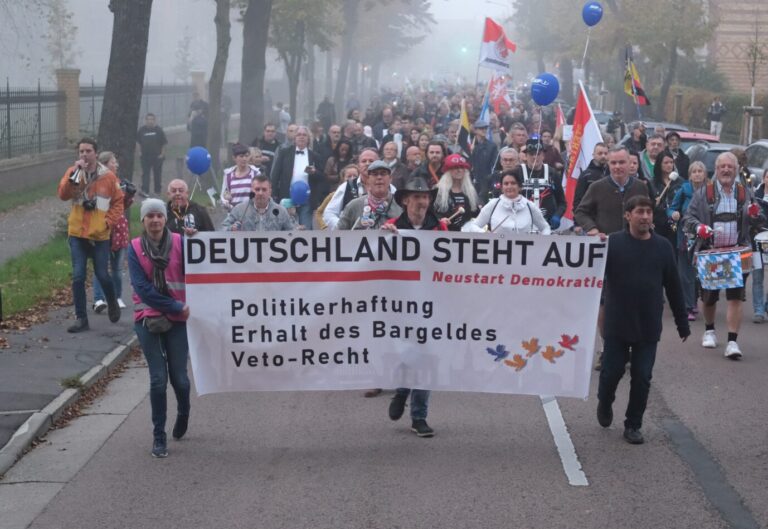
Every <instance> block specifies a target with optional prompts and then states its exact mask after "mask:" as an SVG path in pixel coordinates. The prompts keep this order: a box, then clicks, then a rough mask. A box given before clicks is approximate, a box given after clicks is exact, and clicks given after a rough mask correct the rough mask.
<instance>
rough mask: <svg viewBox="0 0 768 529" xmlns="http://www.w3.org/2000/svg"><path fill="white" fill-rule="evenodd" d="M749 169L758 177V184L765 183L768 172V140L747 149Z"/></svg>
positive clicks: (755, 143)
mask: <svg viewBox="0 0 768 529" xmlns="http://www.w3.org/2000/svg"><path fill="white" fill-rule="evenodd" d="M747 168H748V169H749V172H750V173H751V174H753V175H755V176H756V177H757V182H758V183H760V182H762V181H763V176H764V175H765V172H766V171H768V139H766V140H757V141H756V142H754V143H753V144H751V145H750V146H749V147H747Z"/></svg>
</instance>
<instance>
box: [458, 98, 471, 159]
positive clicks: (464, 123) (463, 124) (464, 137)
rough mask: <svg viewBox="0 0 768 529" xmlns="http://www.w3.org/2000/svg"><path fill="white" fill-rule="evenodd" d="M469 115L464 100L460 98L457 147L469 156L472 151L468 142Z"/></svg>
mask: <svg viewBox="0 0 768 529" xmlns="http://www.w3.org/2000/svg"><path fill="white" fill-rule="evenodd" d="M469 137H470V134H469V116H468V115H467V107H466V105H465V103H464V100H463V99H462V100H461V119H459V135H458V143H459V147H461V148H462V149H463V150H464V154H465V155H467V156H469V155H470V154H471V153H472V146H471V145H470V143H469Z"/></svg>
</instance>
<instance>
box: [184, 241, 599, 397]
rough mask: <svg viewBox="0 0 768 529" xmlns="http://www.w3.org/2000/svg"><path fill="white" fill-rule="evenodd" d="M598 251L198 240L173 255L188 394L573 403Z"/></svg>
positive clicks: (585, 359)
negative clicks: (183, 287) (362, 394)
mask: <svg viewBox="0 0 768 529" xmlns="http://www.w3.org/2000/svg"><path fill="white" fill-rule="evenodd" d="M606 251H607V248H606V245H605V244H604V243H602V242H601V241H600V240H599V239H598V238H596V237H577V236H552V237H547V236H536V235H520V236H516V237H510V236H508V235H507V236H505V235H503V234H498V233H479V234H464V233H452V232H432V231H401V232H400V233H399V234H397V235H395V234H392V233H387V232H383V231H375V232H372V231H356V232H320V231H296V232H279V233H278V232H275V233H262V232H251V233H236V232H233V233H214V232H201V233H199V234H198V235H197V236H196V237H195V238H192V239H187V240H186V247H185V260H186V281H187V303H188V305H189V306H190V309H191V316H190V319H189V322H188V327H187V330H188V335H189V345H190V357H191V361H192V369H193V373H194V377H195V384H196V387H197V391H198V392H199V393H200V394H206V393H214V392H224V391H279V390H341V389H364V388H375V387H380V388H395V387H410V388H420V389H434V390H444V391H475V392H492V393H518V394H531V395H558V396H570V397H580V398H586V396H587V394H588V392H589V377H590V374H591V372H592V369H591V366H592V356H593V347H594V339H595V329H596V322H597V311H598V306H599V300H600V291H601V288H602V279H603V270H604V265H605V255H606Z"/></svg>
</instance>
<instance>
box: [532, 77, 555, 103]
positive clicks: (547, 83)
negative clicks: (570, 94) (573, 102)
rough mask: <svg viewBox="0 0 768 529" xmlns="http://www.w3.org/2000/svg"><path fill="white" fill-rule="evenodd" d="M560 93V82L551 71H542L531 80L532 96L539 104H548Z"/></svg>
mask: <svg viewBox="0 0 768 529" xmlns="http://www.w3.org/2000/svg"><path fill="white" fill-rule="evenodd" d="M559 93H560V82H559V81H558V80H557V77H555V76H554V75H552V74H551V73H541V74H539V75H538V76H537V77H536V78H535V79H534V80H533V81H531V97H532V98H533V100H534V101H535V102H536V104H537V105H540V106H542V107H545V106H547V105H548V104H550V103H551V102H553V101H554V100H555V99H557V94H559Z"/></svg>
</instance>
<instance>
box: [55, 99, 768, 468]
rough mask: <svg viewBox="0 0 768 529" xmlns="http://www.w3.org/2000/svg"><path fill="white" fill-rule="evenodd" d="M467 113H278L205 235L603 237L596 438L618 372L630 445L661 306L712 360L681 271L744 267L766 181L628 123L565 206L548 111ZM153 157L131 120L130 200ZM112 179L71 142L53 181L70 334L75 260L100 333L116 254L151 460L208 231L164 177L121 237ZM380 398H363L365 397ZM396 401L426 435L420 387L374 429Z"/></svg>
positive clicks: (150, 136)
mask: <svg viewBox="0 0 768 529" xmlns="http://www.w3.org/2000/svg"><path fill="white" fill-rule="evenodd" d="M481 100H482V96H481V94H480V93H479V92H478V91H475V90H459V89H456V88H453V87H443V88H441V89H439V90H433V91H424V92H419V93H398V94H395V93H386V94H383V95H381V96H377V97H375V98H374V99H373V101H372V102H371V104H370V105H369V106H368V107H367V108H365V109H363V108H361V106H360V103H359V101H358V100H357V99H356V98H355V97H350V98H349V99H348V101H347V103H346V108H345V109H344V110H343V114H342V113H337V110H336V109H335V108H334V105H333V104H332V103H331V102H330V101H329V100H328V98H325V99H324V100H323V101H322V102H321V103H320V105H319V106H318V108H317V112H316V120H314V121H312V122H311V123H309V124H307V125H304V124H301V123H296V122H294V120H292V119H291V116H290V113H289V110H290V109H288V108H286V107H285V106H284V105H282V104H279V105H278V106H277V107H276V111H275V113H274V115H273V116H272V119H270V120H269V121H267V123H266V124H265V125H264V127H263V133H262V134H261V135H260V136H259V137H257V138H241V139H240V141H239V142H236V143H234V144H231V147H230V148H229V150H230V153H229V154H231V160H232V163H231V166H230V167H228V168H227V169H225V170H224V171H223V174H221V184H220V194H219V201H218V204H217V207H223V208H224V209H225V210H226V218H225V219H224V220H223V222H222V223H221V224H220V226H219V229H220V230H223V231H267V232H271V231H281V230H294V229H304V230H387V231H390V232H398V231H399V230H414V229H419V230H439V231H463V232H472V233H480V234H482V233H503V234H505V236H511V237H514V236H516V235H519V234H536V235H541V236H546V235H550V234H552V233H564V234H585V235H594V236H599V237H601V238H602V239H604V240H606V239H607V240H609V245H608V248H609V250H608V257H607V261H606V281H605V287H604V289H603V294H602V300H601V306H600V313H599V318H598V328H599V332H600V335H601V337H602V339H603V347H602V351H601V354H600V357H601V360H600V361H598V369H600V371H601V373H600V384H599V390H598V409H597V417H598V421H599V423H600V424H601V425H603V426H609V425H610V424H611V423H612V418H613V411H612V402H613V400H614V396H615V391H616V387H617V385H618V382H619V380H620V378H621V377H622V375H623V374H624V371H625V364H626V363H627V362H629V363H630V373H631V378H632V383H631V391H630V400H629V405H628V407H627V411H626V419H625V421H624V437H625V439H626V440H627V441H628V442H630V443H634V444H639V443H642V442H643V436H642V434H641V432H640V428H641V426H642V417H643V414H644V411H645V407H646V402H647V398H648V391H649V388H650V380H651V374H652V368H653V364H654V361H655V354H656V346H657V344H658V342H659V340H660V337H661V320H662V310H663V306H664V299H665V298H666V300H667V302H668V306H669V308H670V309H671V311H672V313H673V315H674V320H675V324H676V326H677V331H678V333H679V335H680V337H681V338H682V339H683V340H685V339H686V338H687V337H688V336H689V334H690V322H691V321H694V320H696V319H697V318H698V314H699V310H701V313H702V315H703V320H704V331H703V334H702V346H703V347H705V348H715V347H717V345H718V337H717V335H716V333H715V327H714V325H715V309H716V305H717V302H718V299H719V291H718V290H710V289H706V288H703V286H702V283H701V281H700V274H699V273H698V271H697V266H696V260H695V258H696V255H700V254H702V253H705V252H708V251H709V252H712V253H722V254H737V256H738V258H741V257H744V256H746V255H747V254H751V253H752V252H753V251H755V252H757V253H758V254H759V253H760V240H761V239H760V236H759V234H760V233H761V230H762V229H763V227H764V224H765V219H766V202H765V201H764V188H765V183H761V184H760V185H759V186H757V188H755V187H754V185H753V184H754V183H753V182H751V181H750V180H749V179H748V178H747V177H746V176H747V175H746V173H745V170H746V169H745V167H744V160H743V158H742V157H740V156H739V155H738V154H739V153H736V154H734V153H724V154H722V155H720V156H719V157H718V158H717V161H716V165H715V175H714V177H713V178H712V179H709V178H708V176H707V172H706V169H705V167H704V166H703V165H702V164H701V163H700V162H694V163H690V161H689V160H688V158H687V157H686V155H685V154H684V153H683V152H682V151H681V149H680V137H679V135H677V133H675V132H670V133H665V131H664V130H653V131H650V130H649V131H646V130H645V128H644V126H643V124H642V123H640V122H638V123H634V124H631V125H630V127H629V128H630V135H629V137H628V139H627V141H626V142H625V144H624V145H617V144H616V140H617V138H616V137H614V135H613V134H606V135H605V136H604V138H603V139H604V141H602V142H599V143H597V144H596V145H595V146H594V151H593V153H592V155H593V157H592V160H591V162H590V164H589V167H588V168H587V169H586V170H585V171H584V172H582V173H581V175H580V176H579V178H578V182H577V183H576V185H575V192H574V193H573V197H572V199H570V200H568V199H566V193H565V190H564V182H563V171H564V169H566V168H567V167H568V164H569V150H570V149H569V147H570V146H569V142H568V141H566V140H565V139H564V137H563V133H564V127H563V125H562V124H559V125H558V126H557V127H556V126H555V125H556V123H555V117H554V114H553V113H552V112H551V111H550V109H547V108H542V107H538V106H536V105H535V104H534V103H533V102H531V101H523V100H519V101H518V100H515V101H514V102H512V103H510V104H506V103H501V104H499V106H498V107H497V108H496V109H495V110H496V112H494V111H489V112H483V113H482V114H481ZM462 101H463V102H464V108H465V111H466V114H465V116H464V117H463V116H462ZM208 111H209V110H208V105H207V104H206V103H205V102H204V101H202V100H201V99H199V98H196V99H195V100H194V101H193V103H192V106H191V108H190V130H191V131H192V132H193V134H192V136H193V138H192V139H193V141H192V143H193V145H194V144H197V145H200V143H201V142H202V141H203V140H202V138H204V135H202V134H200V133H199V131H198V133H197V134H196V135H195V134H194V132H195V130H196V128H195V127H198V128H199V126H200V125H199V122H200V119H199V118H200V117H201V116H202V117H203V118H204V117H205V114H206V113H207V112H208ZM481 116H485V118H483V117H481ZM195 123H197V124H195ZM462 123H464V125H462ZM621 130H622V128H621V127H618V128H615V133H616V134H617V135H618V134H620V131H621ZM166 143H167V141H166V139H165V135H164V134H163V131H162V128H161V127H160V125H159V124H158V123H156V121H155V117H154V116H152V115H147V116H146V119H145V123H144V125H143V126H142V127H141V128H140V129H139V130H138V133H137V148H138V149H139V153H140V155H141V159H142V173H143V175H142V183H141V187H142V191H143V192H144V194H146V193H148V192H149V189H150V180H151V176H154V191H155V193H156V194H159V192H160V189H161V167H162V159H163V157H164V151H165V145H166ZM152 173H153V174H152ZM116 174H117V160H116V159H115V157H114V155H113V154H112V153H108V152H101V153H100V152H99V150H98V146H97V143H96V142H95V141H94V140H92V139H88V138H84V139H82V140H81V141H80V142H79V143H78V156H77V160H76V161H75V163H74V164H73V166H72V167H70V168H69V169H68V170H67V171H66V173H65V174H64V176H63V177H62V178H61V181H60V184H59V189H58V194H59V197H60V198H61V199H62V200H71V202H72V206H71V213H70V216H69V225H68V233H69V241H70V248H71V255H72V265H73V277H72V290H73V294H74V302H75V316H76V321H75V323H74V324H73V325H72V326H71V327H70V328H69V331H70V332H81V331H86V330H88V329H89V322H88V310H87V309H88V307H87V302H86V289H85V276H86V261H87V259H89V258H90V259H91V260H92V261H93V265H94V271H95V277H96V281H95V284H94V294H95V298H94V305H93V310H94V312H96V313H99V312H102V311H104V310H107V312H108V315H109V319H110V320H111V321H113V322H114V321H117V320H118V319H119V318H120V312H121V309H122V308H125V304H124V303H123V301H122V297H121V279H120V275H121V271H122V267H123V260H124V259H125V258H126V255H127V262H128V270H129V274H130V278H131V283H132V286H133V309H134V315H133V319H134V327H135V331H136V334H137V336H138V338H139V341H140V343H141V345H142V349H143V351H144V355H145V356H146V358H147V363H148V365H149V369H150V400H151V404H152V422H153V426H154V430H153V438H154V442H153V448H152V455H153V456H156V457H165V456H166V455H167V442H166V433H165V423H166V381H167V380H168V379H169V378H170V381H171V385H172V387H173V389H174V391H175V393H176V397H177V402H178V410H177V417H176V422H175V424H174V428H173V437H174V438H176V439H180V438H181V437H183V436H184V435H185V433H186V430H187V425H188V421H189V412H190V405H189V388H190V383H189V380H188V378H187V356H188V346H187V339H186V320H187V318H188V316H189V314H190V310H192V311H194V307H192V308H190V307H189V306H188V305H187V304H186V302H185V291H184V269H183V258H182V239H183V237H194V236H195V235H196V234H197V233H198V232H199V231H213V230H215V229H216V228H215V226H214V223H213V222H212V220H211V217H210V215H209V212H208V210H207V208H206V207H204V206H202V205H200V204H198V203H196V202H193V201H190V197H189V187H188V184H187V183H186V182H184V181H183V180H178V179H175V180H172V181H171V182H169V183H168V185H167V187H166V190H167V200H166V201H163V200H160V199H157V198H146V199H145V200H144V201H143V202H142V203H141V212H140V213H141V214H140V218H141V222H142V225H143V232H142V233H141V234H140V235H139V236H138V237H135V238H133V239H130V237H129V236H128V230H127V222H126V220H125V217H126V215H125V212H126V211H127V208H128V207H129V206H130V204H131V202H132V200H133V198H134V194H135V193H136V191H137V190H136V188H135V187H134V186H133V185H132V184H131V183H130V182H127V181H124V180H123V181H121V180H120V179H119V178H118V177H117V176H116ZM566 187H567V186H566ZM566 217H569V218H566ZM480 236H482V235H480ZM741 262H742V264H743V266H742V284H743V285H744V286H741V287H738V286H733V287H732V288H727V289H724V290H725V303H726V311H727V319H726V321H727V339H726V340H725V349H724V356H725V357H726V358H729V359H732V360H737V359H740V358H741V357H742V355H743V353H742V351H741V349H740V347H739V344H738V333H739V328H740V325H741V323H742V319H743V317H742V304H743V302H744V301H745V292H746V290H745V289H746V285H747V278H748V276H749V275H750V270H751V269H752V266H751V261H748V260H747V259H746V258H745V259H742V260H741ZM630 270H631V271H632V272H631V273H628V271H630ZM751 275H752V283H751V285H752V294H753V295H752V298H753V304H754V316H753V318H754V321H755V323H759V322H762V321H763V320H764V319H765V314H766V306H767V305H768V300H767V299H766V297H765V294H764V293H763V285H762V283H763V270H762V265H760V266H755V267H754V269H753V270H752V274H751ZM97 286H98V290H97ZM380 392H381V390H380V389H371V390H369V391H367V392H366V396H375V395H377V394H379V393H380ZM409 395H410V416H411V421H412V423H411V425H412V430H413V431H414V432H415V433H416V434H417V435H418V436H420V437H431V436H433V435H434V431H433V430H432V428H431V427H430V426H428V424H427V422H426V419H427V410H428V402H429V398H430V392H429V391H428V390H425V389H422V388H413V389H408V388H398V389H396V391H395V395H394V397H393V399H392V400H391V402H390V404H389V416H390V418H391V419H393V420H397V419H399V418H400V417H401V416H402V415H403V414H404V411H405V407H406V404H407V401H408V397H409Z"/></svg>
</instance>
